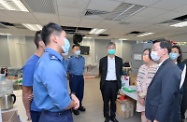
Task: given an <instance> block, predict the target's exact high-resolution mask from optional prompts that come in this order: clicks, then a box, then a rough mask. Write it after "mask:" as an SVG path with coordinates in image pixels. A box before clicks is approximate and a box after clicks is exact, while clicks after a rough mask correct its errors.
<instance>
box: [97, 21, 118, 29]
mask: <svg viewBox="0 0 187 122" xmlns="http://www.w3.org/2000/svg"><path fill="white" fill-rule="evenodd" d="M118 23H119V22H117V21H110V20H105V21H102V22H101V23H99V24H98V25H97V26H96V28H102V29H110V28H113V27H115V26H116V25H118Z"/></svg>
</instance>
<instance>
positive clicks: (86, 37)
mask: <svg viewBox="0 0 187 122" xmlns="http://www.w3.org/2000/svg"><path fill="white" fill-rule="evenodd" d="M83 38H84V39H91V38H92V37H87V36H85V37H83Z"/></svg>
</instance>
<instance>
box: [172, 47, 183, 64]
mask: <svg viewBox="0 0 187 122" xmlns="http://www.w3.org/2000/svg"><path fill="white" fill-rule="evenodd" d="M172 48H176V49H178V51H179V54H180V56H179V57H178V58H177V62H178V63H181V61H182V50H181V48H180V47H179V46H178V45H173V46H172Z"/></svg>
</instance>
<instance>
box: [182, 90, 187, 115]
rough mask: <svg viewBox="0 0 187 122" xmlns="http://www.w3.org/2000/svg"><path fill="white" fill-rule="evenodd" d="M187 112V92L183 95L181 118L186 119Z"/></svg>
mask: <svg viewBox="0 0 187 122" xmlns="http://www.w3.org/2000/svg"><path fill="white" fill-rule="evenodd" d="M186 110H187V92H184V93H183V95H182V103H181V118H182V119H185V112H186Z"/></svg>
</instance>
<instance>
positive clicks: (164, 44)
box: [153, 39, 172, 54]
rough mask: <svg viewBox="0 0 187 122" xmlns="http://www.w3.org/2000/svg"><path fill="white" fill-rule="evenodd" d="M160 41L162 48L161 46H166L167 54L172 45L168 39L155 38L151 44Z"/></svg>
mask: <svg viewBox="0 0 187 122" xmlns="http://www.w3.org/2000/svg"><path fill="white" fill-rule="evenodd" d="M158 42H160V47H161V48H162V49H163V48H166V49H167V50H168V54H169V53H170V52H171V47H172V44H171V42H170V41H169V40H166V39H157V40H155V41H153V44H155V43H158Z"/></svg>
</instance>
